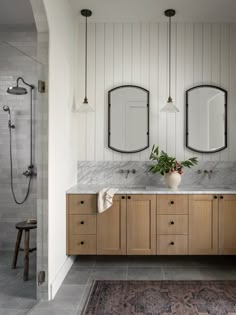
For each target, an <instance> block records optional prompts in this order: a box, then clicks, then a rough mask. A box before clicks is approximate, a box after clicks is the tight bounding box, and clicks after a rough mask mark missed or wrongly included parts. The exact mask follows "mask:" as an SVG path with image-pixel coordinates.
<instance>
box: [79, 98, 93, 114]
mask: <svg viewBox="0 0 236 315" xmlns="http://www.w3.org/2000/svg"><path fill="white" fill-rule="evenodd" d="M78 111H79V112H80V113H90V112H94V109H93V108H92V106H91V105H89V103H88V99H87V98H85V99H84V101H83V103H82V105H81V106H80V107H79V109H78Z"/></svg>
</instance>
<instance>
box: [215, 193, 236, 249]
mask: <svg viewBox="0 0 236 315" xmlns="http://www.w3.org/2000/svg"><path fill="white" fill-rule="evenodd" d="M235 224H236V196H235V195H222V196H219V252H220V254H226V255H227V254H228V255H230V254H231V255H234V254H236V227H235Z"/></svg>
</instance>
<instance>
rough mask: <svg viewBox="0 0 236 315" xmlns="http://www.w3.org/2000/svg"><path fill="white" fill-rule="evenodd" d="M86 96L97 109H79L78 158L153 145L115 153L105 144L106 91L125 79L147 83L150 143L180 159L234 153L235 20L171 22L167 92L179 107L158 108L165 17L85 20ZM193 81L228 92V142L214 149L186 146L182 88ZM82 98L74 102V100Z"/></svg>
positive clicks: (162, 97)
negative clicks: (194, 149) (173, 110)
mask: <svg viewBox="0 0 236 315" xmlns="http://www.w3.org/2000/svg"><path fill="white" fill-rule="evenodd" d="M77 31H78V43H77V45H78V47H77V61H78V66H77V68H76V73H77V75H78V80H77V81H78V82H77V85H76V86H77V100H80V102H81V100H82V99H83V96H84V95H83V93H84V24H83V23H79V21H78V22H77ZM88 36H89V39H88V85H89V86H88V98H89V101H90V103H91V104H92V105H93V106H94V107H95V108H96V111H95V112H94V113H89V114H87V115H81V114H77V115H78V116H77V117H78V118H77V119H78V128H79V132H78V137H77V146H78V148H79V152H78V159H79V160H146V159H148V157H149V153H150V150H146V151H143V152H142V153H136V154H120V153H117V152H113V151H111V150H110V149H108V147H107V92H108V90H109V89H111V88H113V87H115V86H117V85H122V84H136V85H141V86H143V87H144V88H146V89H149V90H150V110H151V113H150V114H151V115H150V144H153V143H155V144H159V145H160V147H161V148H162V149H164V150H166V151H167V152H168V153H170V154H173V155H176V156H177V157H178V158H179V159H184V158H188V157H190V156H193V155H194V156H198V157H199V159H200V160H221V161H227V160H234V161H235V160H236V142H235V141H234V134H235V121H236V106H235V101H234V100H235V99H236V58H235V56H236V25H235V24H193V23H177V24H173V28H172V41H173V42H172V64H173V67H172V87H173V91H172V96H173V98H174V100H175V102H176V104H177V106H178V107H179V109H180V113H178V114H169V115H167V114H165V113H161V112H160V109H161V107H163V106H164V104H165V102H166V100H167V83H168V81H167V79H168V78H167V70H168V63H167V61H168V60H167V48H168V46H167V23H159V24H158V23H133V24H129V23H123V24H119V23H118V24H117V23H95V24H94V23H90V24H89V27H88ZM198 84H213V85H218V86H221V87H223V88H225V89H226V90H228V92H229V106H228V109H229V110H228V118H229V122H228V131H229V135H228V144H229V147H228V148H227V149H226V150H224V151H222V152H219V153H215V154H210V155H206V154H196V153H194V152H192V151H189V150H187V149H186V148H185V112H184V110H185V90H186V89H188V88H190V87H192V86H194V85H198ZM77 104H79V102H77Z"/></svg>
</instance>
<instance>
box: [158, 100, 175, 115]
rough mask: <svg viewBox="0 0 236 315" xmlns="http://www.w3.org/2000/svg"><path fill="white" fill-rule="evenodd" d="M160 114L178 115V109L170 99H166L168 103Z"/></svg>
mask: <svg viewBox="0 0 236 315" xmlns="http://www.w3.org/2000/svg"><path fill="white" fill-rule="evenodd" d="M161 112H165V113H178V112H179V109H178V108H177V107H176V106H175V104H174V103H173V100H172V98H171V97H169V98H168V101H167V103H166V105H165V106H164V107H163V108H162V110H161Z"/></svg>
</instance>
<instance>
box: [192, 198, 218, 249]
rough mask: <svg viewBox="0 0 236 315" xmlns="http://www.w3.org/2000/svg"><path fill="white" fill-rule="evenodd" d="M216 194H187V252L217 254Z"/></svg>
mask: <svg viewBox="0 0 236 315" xmlns="http://www.w3.org/2000/svg"><path fill="white" fill-rule="evenodd" d="M218 218H219V209H218V196H217V195H216V196H214V195H190V196H189V254H190V255H216V254H218V226H219V220H218Z"/></svg>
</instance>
